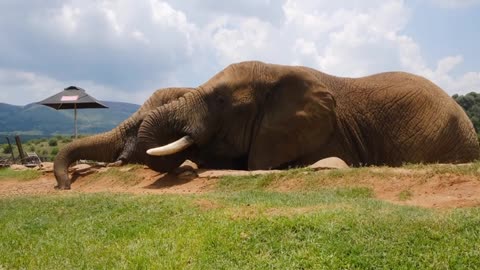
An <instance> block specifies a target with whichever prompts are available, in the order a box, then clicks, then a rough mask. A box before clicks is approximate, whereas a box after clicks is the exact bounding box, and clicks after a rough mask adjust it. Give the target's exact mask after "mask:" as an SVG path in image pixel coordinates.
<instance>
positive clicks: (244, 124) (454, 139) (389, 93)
mask: <svg viewBox="0 0 480 270" xmlns="http://www.w3.org/2000/svg"><path fill="white" fill-rule="evenodd" d="M137 137H138V144H139V148H140V149H143V150H144V151H146V153H147V156H146V158H145V160H144V161H145V163H146V164H147V165H148V166H149V167H150V168H152V169H153V170H156V171H159V172H169V171H172V170H174V169H175V168H176V167H178V166H179V165H180V164H181V163H182V162H184V160H186V159H189V160H191V161H193V162H195V163H197V164H199V166H200V167H205V168H228V169H243V170H258V169H266V170H268V169H284V168H291V167H301V166H306V165H309V164H313V163H314V162H316V161H318V160H320V159H323V158H326V157H331V156H335V157H338V158H340V159H343V160H344V161H345V162H346V163H347V164H349V165H351V166H370V165H386V166H401V165H403V164H405V163H463V162H470V161H473V160H475V159H478V158H479V156H480V149H479V143H478V140H477V136H476V133H475V130H474V128H473V124H472V122H471V121H470V120H469V118H468V117H467V115H466V114H465V112H464V111H463V110H462V108H461V107H460V106H459V105H458V104H457V103H456V102H455V101H454V100H453V99H452V98H451V97H450V96H448V95H447V93H445V92H444V91H443V90H442V89H441V88H439V87H438V86H437V85H435V84H434V83H432V82H431V81H429V80H427V79H426V78H423V77H420V76H417V75H414V74H410V73H406V72H386V73H380V74H375V75H370V76H366V77H361V78H342V77H336V76H332V75H328V74H326V73H323V72H320V71H318V70H315V69H312V68H309V67H303V66H286V65H277V64H267V63H263V62H258V61H249V62H240V63H235V64H232V65H229V66H228V67H226V68H225V69H224V70H222V71H220V72H219V73H217V74H216V75H214V76H213V77H212V78H211V79H209V80H208V81H207V82H205V83H204V84H202V85H200V86H198V87H197V88H196V90H195V91H190V92H188V93H186V94H185V95H183V96H182V97H180V98H178V99H177V100H174V101H172V102H169V103H167V104H164V105H162V106H159V107H157V108H155V109H153V110H152V111H150V113H149V114H148V115H147V116H146V117H145V118H144V119H143V121H142V123H141V124H140V128H139V129H138V136H137Z"/></svg>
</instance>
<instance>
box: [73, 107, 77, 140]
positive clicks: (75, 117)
mask: <svg viewBox="0 0 480 270" xmlns="http://www.w3.org/2000/svg"><path fill="white" fill-rule="evenodd" d="M73 106H74V108H75V112H74V115H75V116H74V122H75V139H76V138H77V103H74V105H73Z"/></svg>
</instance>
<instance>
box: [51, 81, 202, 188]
mask: <svg viewBox="0 0 480 270" xmlns="http://www.w3.org/2000/svg"><path fill="white" fill-rule="evenodd" d="M193 90H194V89H191V88H165V89H159V90H157V91H156V92H155V93H154V94H153V95H152V96H150V98H149V99H148V100H147V101H146V102H145V103H144V104H143V105H142V106H141V107H140V108H139V109H138V111H137V112H135V113H134V114H133V115H132V116H130V117H129V118H128V119H126V120H125V121H123V122H122V123H121V124H120V125H118V126H117V127H116V128H114V129H113V130H111V131H108V132H105V133H102V134H98V135H94V136H90V137H85V138H81V139H77V140H75V141H73V142H72V143H70V144H68V145H66V146H65V147H64V148H62V149H61V150H60V151H59V153H58V154H57V156H56V157H55V161H54V173H55V178H56V179H57V184H58V185H57V186H56V188H58V189H70V179H69V178H68V171H67V170H68V167H69V166H70V165H71V164H72V163H73V162H75V161H78V160H80V159H88V160H96V161H103V162H110V165H114V166H118V165H122V164H125V163H144V159H145V156H146V154H145V151H143V149H142V150H139V147H138V140H137V133H138V129H139V128H140V124H141V123H142V121H143V119H144V118H145V116H146V115H148V113H149V112H150V111H151V110H153V109H155V108H158V107H159V106H162V105H164V104H167V103H169V102H170V101H173V100H177V99H178V98H180V97H182V96H183V95H185V94H186V93H188V92H190V91H193ZM112 162H113V163H112Z"/></svg>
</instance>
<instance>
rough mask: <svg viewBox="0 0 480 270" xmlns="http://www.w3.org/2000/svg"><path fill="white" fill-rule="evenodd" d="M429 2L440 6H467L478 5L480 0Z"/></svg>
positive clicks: (438, 0) (434, 0) (436, 0)
mask: <svg viewBox="0 0 480 270" xmlns="http://www.w3.org/2000/svg"><path fill="white" fill-rule="evenodd" d="M430 2H431V4H432V5H434V6H438V7H442V8H468V7H472V6H476V5H480V0H430Z"/></svg>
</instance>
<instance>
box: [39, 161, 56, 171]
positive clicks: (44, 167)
mask: <svg viewBox="0 0 480 270" xmlns="http://www.w3.org/2000/svg"><path fill="white" fill-rule="evenodd" d="M38 170H39V171H42V172H53V162H42V164H41V165H40V167H39V168H38Z"/></svg>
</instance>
